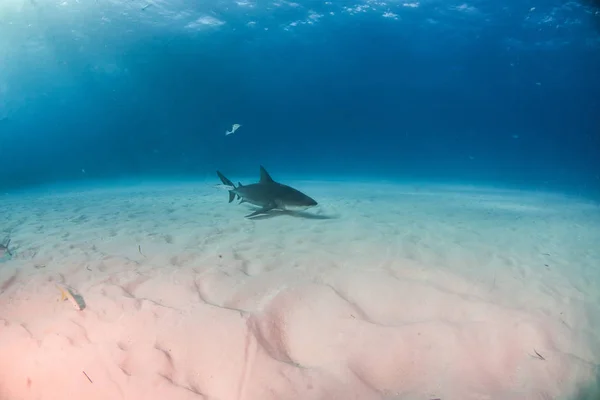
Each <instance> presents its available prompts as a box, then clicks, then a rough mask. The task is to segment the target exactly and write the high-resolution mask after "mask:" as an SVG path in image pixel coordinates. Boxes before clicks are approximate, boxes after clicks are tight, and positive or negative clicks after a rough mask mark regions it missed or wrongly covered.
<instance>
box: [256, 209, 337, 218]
mask: <svg viewBox="0 0 600 400" xmlns="http://www.w3.org/2000/svg"><path fill="white" fill-rule="evenodd" d="M281 216H289V217H294V218H303V219H336V218H339V217H338V216H336V215H325V214H312V213H309V212H306V211H290V210H271V211H269V212H267V213H265V214H257V215H256V216H254V217H248V219H251V220H262V219H271V218H275V217H281Z"/></svg>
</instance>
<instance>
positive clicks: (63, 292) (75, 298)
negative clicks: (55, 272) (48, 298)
mask: <svg viewBox="0 0 600 400" xmlns="http://www.w3.org/2000/svg"><path fill="white" fill-rule="evenodd" d="M56 287H57V288H58V290H60V301H65V300H69V302H70V303H71V304H72V305H73V308H75V309H76V310H77V311H81V310H83V309H85V300H84V299H83V296H81V295H80V294H79V293H77V292H76V291H75V290H74V289H72V288H69V287H67V286H60V285H56Z"/></svg>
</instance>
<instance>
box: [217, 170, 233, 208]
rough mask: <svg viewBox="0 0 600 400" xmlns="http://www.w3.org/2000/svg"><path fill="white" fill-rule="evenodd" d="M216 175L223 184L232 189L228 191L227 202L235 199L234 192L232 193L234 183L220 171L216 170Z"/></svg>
mask: <svg viewBox="0 0 600 400" xmlns="http://www.w3.org/2000/svg"><path fill="white" fill-rule="evenodd" d="M217 175H219V179H221V182H223V185H225V186H229V187H231V189H232V190H230V191H229V202H230V203H231V202H232V201H233V200H234V199H235V193H233V189H235V185H234V184H233V182H231V181H230V180H229V179H227V177H225V175H223V174H222V173H221V172H220V171H217Z"/></svg>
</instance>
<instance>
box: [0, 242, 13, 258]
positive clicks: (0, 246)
mask: <svg viewBox="0 0 600 400" xmlns="http://www.w3.org/2000/svg"><path fill="white" fill-rule="evenodd" d="M10 240H11V239H10V238H5V239H4V240H3V241H2V243H0V258H2V257H4V255H5V254H8V255H9V256H10V257H12V253H11V252H10V249H9V248H8V246H9V245H10Z"/></svg>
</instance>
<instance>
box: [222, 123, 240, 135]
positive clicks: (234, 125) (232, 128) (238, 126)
mask: <svg viewBox="0 0 600 400" xmlns="http://www.w3.org/2000/svg"><path fill="white" fill-rule="evenodd" d="M241 126H242V125H240V124H233V125H232V126H231V130H230V131H225V136H227V135H231V134H232V133H233V132H235V131H237V130H238V129H239V128H240V127H241Z"/></svg>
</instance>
